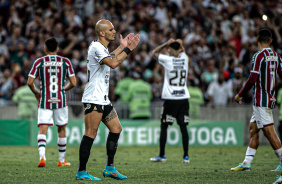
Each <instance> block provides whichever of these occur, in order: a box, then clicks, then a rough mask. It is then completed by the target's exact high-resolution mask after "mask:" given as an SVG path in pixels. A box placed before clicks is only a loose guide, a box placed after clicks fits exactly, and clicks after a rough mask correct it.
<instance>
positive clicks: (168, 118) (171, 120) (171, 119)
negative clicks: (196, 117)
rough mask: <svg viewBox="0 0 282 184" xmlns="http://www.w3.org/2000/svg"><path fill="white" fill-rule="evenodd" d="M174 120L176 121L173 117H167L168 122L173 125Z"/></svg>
mask: <svg viewBox="0 0 282 184" xmlns="http://www.w3.org/2000/svg"><path fill="white" fill-rule="evenodd" d="M174 120H175V118H174V117H172V116H171V115H166V122H169V123H173V122H174Z"/></svg>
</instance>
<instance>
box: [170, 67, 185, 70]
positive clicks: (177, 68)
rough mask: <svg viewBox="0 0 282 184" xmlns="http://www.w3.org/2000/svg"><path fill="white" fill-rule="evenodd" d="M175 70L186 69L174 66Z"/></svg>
mask: <svg viewBox="0 0 282 184" xmlns="http://www.w3.org/2000/svg"><path fill="white" fill-rule="evenodd" d="M173 69H174V70H183V69H184V67H183V66H173Z"/></svg>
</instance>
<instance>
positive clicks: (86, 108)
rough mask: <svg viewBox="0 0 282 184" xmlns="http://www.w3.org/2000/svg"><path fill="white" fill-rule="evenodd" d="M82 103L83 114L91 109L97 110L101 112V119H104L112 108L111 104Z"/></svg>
mask: <svg viewBox="0 0 282 184" xmlns="http://www.w3.org/2000/svg"><path fill="white" fill-rule="evenodd" d="M83 105H84V115H86V114H88V113H91V112H92V111H98V112H101V113H103V117H102V119H105V118H106V117H107V116H108V114H110V112H111V111H112V110H113V109H114V107H113V105H112V104H110V105H98V104H92V103H83Z"/></svg>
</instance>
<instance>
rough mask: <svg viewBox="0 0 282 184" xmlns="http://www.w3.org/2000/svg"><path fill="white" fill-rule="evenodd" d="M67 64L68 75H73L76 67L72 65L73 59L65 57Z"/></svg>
mask: <svg viewBox="0 0 282 184" xmlns="http://www.w3.org/2000/svg"><path fill="white" fill-rule="evenodd" d="M65 61H66V64H67V76H68V77H72V76H74V75H75V74H74V69H73V67H72V64H71V61H70V60H69V59H67V58H65Z"/></svg>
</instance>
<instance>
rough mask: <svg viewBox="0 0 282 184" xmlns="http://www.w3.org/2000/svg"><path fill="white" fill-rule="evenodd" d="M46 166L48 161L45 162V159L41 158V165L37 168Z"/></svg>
mask: <svg viewBox="0 0 282 184" xmlns="http://www.w3.org/2000/svg"><path fill="white" fill-rule="evenodd" d="M45 165H46V160H44V158H41V160H40V162H39V164H38V165H37V167H45Z"/></svg>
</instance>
